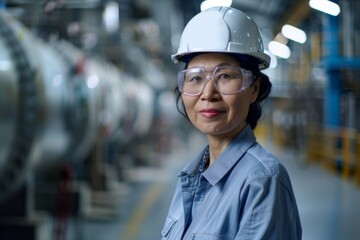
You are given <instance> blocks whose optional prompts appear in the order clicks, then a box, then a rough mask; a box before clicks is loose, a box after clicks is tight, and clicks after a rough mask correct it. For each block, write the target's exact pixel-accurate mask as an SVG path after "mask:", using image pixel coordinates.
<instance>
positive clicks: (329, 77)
mask: <svg viewBox="0 0 360 240" xmlns="http://www.w3.org/2000/svg"><path fill="white" fill-rule="evenodd" d="M213 4H215V5H219V4H222V5H227V6H229V5H231V6H233V7H236V8H239V9H241V10H243V11H244V12H246V13H247V14H248V15H249V16H251V17H252V18H253V19H254V21H255V22H256V23H257V24H258V25H259V28H260V30H261V33H262V36H263V39H264V46H265V51H266V52H267V53H268V54H269V55H270V56H271V65H270V68H269V69H267V70H265V71H264V73H265V74H267V75H268V76H269V77H270V79H271V81H272V83H273V90H272V93H271V95H270V97H269V98H268V99H267V101H266V102H265V103H264V106H263V116H262V118H261V121H260V122H259V124H258V127H257V129H256V135H257V138H258V140H259V141H260V142H261V143H263V144H265V145H268V146H269V148H271V149H270V150H272V152H275V153H276V154H278V155H280V157H279V158H280V159H282V160H284V163H285V165H287V167H288V168H289V170H290V175H291V176H292V178H293V183H294V190H295V195H296V196H297V198H298V205H299V210H300V215H301V218H302V221H303V228H304V239H352V238H353V236H357V235H359V234H360V232H359V228H358V226H357V223H358V222H359V221H360V213H359V211H358V210H357V209H360V208H355V209H354V207H353V206H356V204H358V202H359V201H358V199H360V187H359V186H360V150H359V149H360V121H359V120H358V119H359V118H360V107H359V106H360V82H359V76H360V28H359V25H358V24H357V23H358V22H360V15H359V14H358V13H359V12H360V2H359V1H358V0H332V1H327V0H300V1H299V0H252V1H248V0H232V1H228V0H226V1H224V0H221V1H216V0H206V1H203V0H191V1H182V0H156V1H155V0H0V239H1V240H6V239H37V240H43V239H46V240H49V239H65V238H66V239H76V240H93V239H102V240H109V239H114V238H115V239H125V240H135V239H140V240H143V239H146V240H147V239H159V238H160V231H161V227H162V225H163V221H164V219H163V218H164V217H165V215H166V210H167V209H168V207H167V206H168V204H170V203H169V201H170V199H169V198H170V197H171V195H172V192H173V185H171V184H173V182H172V181H169V179H171V180H173V181H175V180H176V176H177V174H178V172H179V171H180V169H181V167H182V166H183V165H185V163H186V162H187V161H189V160H190V159H191V158H192V157H193V154H194V152H197V151H198V150H199V149H200V148H201V147H202V146H203V144H204V143H205V140H204V138H202V137H201V136H199V135H198V134H197V133H196V132H194V131H193V129H192V127H191V124H189V123H188V122H186V121H185V120H184V119H183V118H182V117H181V116H180V114H179V113H177V111H176V105H175V99H174V96H173V89H174V87H175V85H176V80H175V77H176V72H177V71H178V70H179V68H181V67H182V66H176V65H174V64H173V63H172V61H171V59H170V56H171V54H173V53H175V52H176V50H177V48H178V44H179V38H180V34H181V32H182V30H183V28H184V26H185V24H186V23H187V22H188V21H189V20H190V18H191V17H193V16H194V15H195V14H196V13H198V12H199V11H201V9H205V8H207V7H209V6H210V5H213ZM324 6H327V7H324ZM310 181H311V182H310ZM159 182H160V183H161V184H158V183H159ZM309 182H310V183H309ZM320 197H323V198H324V199H320ZM329 199H330V200H331V201H330V200H329ZM324 202H326V203H327V205H325V204H324ZM315 206H321V208H319V207H317V208H316V209H315V208H314V207H315ZM314 209H315V210H316V217H314V214H313V211H314ZM318 209H320V210H318ZM321 210H323V211H322V212H321ZM314 222H315V223H314ZM315 225H316V229H315V228H314V227H313V226H315ZM334 225H336V226H334ZM104 229H105V230H104ZM152 232H153V235H151V233H152ZM349 236H350V237H349Z"/></svg>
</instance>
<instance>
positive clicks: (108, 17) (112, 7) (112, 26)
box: [103, 1, 119, 33]
mask: <svg viewBox="0 0 360 240" xmlns="http://www.w3.org/2000/svg"><path fill="white" fill-rule="evenodd" d="M103 22H104V25H105V28H106V31H107V32H109V33H114V32H116V31H117V30H118V29H119V4H118V3H117V2H114V1H113V2H108V3H106V7H105V10H104V13H103Z"/></svg>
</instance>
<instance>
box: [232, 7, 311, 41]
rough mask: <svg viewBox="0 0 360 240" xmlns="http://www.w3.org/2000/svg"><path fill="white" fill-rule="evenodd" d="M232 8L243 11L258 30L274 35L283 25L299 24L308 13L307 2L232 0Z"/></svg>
mask: <svg viewBox="0 0 360 240" xmlns="http://www.w3.org/2000/svg"><path fill="white" fill-rule="evenodd" d="M232 6H234V7H236V8H239V9H241V10H243V11H245V12H246V13H247V14H248V15H249V16H251V17H252V18H253V19H254V21H255V22H256V23H257V24H258V25H259V27H260V29H263V30H264V29H271V31H272V32H273V34H274V35H276V34H277V33H278V32H280V30H281V27H282V26H283V25H285V24H292V25H295V26H296V25H299V24H301V23H302V22H303V21H304V20H305V19H306V18H307V17H308V15H309V13H310V7H309V1H308V0H300V1H299V0H251V1H248V0H233V4H232Z"/></svg>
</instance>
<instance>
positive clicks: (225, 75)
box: [217, 74, 231, 80]
mask: <svg viewBox="0 0 360 240" xmlns="http://www.w3.org/2000/svg"><path fill="white" fill-rule="evenodd" d="M217 79H219V80H230V79H231V76H230V75H229V74H221V75H220V76H219V77H218V78H217Z"/></svg>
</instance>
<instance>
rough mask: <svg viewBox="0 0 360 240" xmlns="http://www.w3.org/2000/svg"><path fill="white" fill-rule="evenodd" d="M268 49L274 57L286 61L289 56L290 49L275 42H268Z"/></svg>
mask: <svg viewBox="0 0 360 240" xmlns="http://www.w3.org/2000/svg"><path fill="white" fill-rule="evenodd" d="M268 47H269V51H270V52H271V53H272V54H274V55H275V56H278V57H281V58H285V59H287V58H289V57H290V55H291V52H290V48H289V47H288V46H286V45H285V44H282V43H279V42H277V41H271V42H269V46H268Z"/></svg>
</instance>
